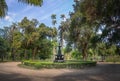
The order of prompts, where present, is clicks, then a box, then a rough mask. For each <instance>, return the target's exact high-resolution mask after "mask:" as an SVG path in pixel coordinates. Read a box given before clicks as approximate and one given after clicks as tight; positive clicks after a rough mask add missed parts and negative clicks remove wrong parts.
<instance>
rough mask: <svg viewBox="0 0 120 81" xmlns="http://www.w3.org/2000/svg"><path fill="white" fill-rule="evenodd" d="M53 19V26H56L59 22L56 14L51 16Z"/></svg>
mask: <svg viewBox="0 0 120 81" xmlns="http://www.w3.org/2000/svg"><path fill="white" fill-rule="evenodd" d="M51 19H52V24H53V26H55V24H56V23H57V21H56V14H52V15H51Z"/></svg>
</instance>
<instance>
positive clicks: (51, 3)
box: [0, 0, 74, 28]
mask: <svg viewBox="0 0 120 81" xmlns="http://www.w3.org/2000/svg"><path fill="white" fill-rule="evenodd" d="M6 2H7V4H8V14H7V15H6V17H5V18H3V19H0V28H3V27H4V26H9V25H11V23H12V22H19V21H21V20H22V19H23V18H24V17H28V19H33V18H34V19H37V20H39V22H40V23H45V24H46V25H47V26H52V24H51V14H56V15H57V25H56V26H58V25H59V24H60V21H61V19H60V15H61V14H65V15H66V18H68V17H69V12H71V11H73V6H72V5H73V4H74V0H44V2H43V5H42V7H34V6H29V5H26V4H23V3H18V2H17V0H6Z"/></svg>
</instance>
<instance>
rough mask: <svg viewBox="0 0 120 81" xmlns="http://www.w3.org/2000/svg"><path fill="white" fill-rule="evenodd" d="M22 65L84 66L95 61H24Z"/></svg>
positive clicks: (47, 66) (50, 66)
mask: <svg viewBox="0 0 120 81" xmlns="http://www.w3.org/2000/svg"><path fill="white" fill-rule="evenodd" d="M23 64H24V65H26V66H31V67H35V68H36V69H40V68H69V69H70V68H84V67H90V66H95V65H96V62H93V61H66V62H63V63H57V62H56V63H55V62H40V61H36V62H33V61H24V62H23Z"/></svg>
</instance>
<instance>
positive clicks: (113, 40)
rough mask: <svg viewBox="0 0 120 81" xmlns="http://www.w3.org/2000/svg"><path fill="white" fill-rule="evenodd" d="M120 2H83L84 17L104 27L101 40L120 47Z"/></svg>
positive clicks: (95, 0)
mask: <svg viewBox="0 0 120 81" xmlns="http://www.w3.org/2000/svg"><path fill="white" fill-rule="evenodd" d="M119 4H120V1H119V0H82V1H81V9H82V12H83V13H84V15H86V17H87V18H88V19H89V20H91V22H97V23H98V24H99V25H98V27H100V25H102V26H103V27H104V30H103V31H102V35H101V39H102V40H104V41H107V43H109V44H111V45H112V44H116V45H120V36H119V34H120V27H119V26H120V15H119V14H120V7H119Z"/></svg>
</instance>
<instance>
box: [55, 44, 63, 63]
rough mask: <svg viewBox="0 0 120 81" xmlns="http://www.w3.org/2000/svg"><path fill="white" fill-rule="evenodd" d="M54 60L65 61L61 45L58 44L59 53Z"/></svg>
mask: <svg viewBox="0 0 120 81" xmlns="http://www.w3.org/2000/svg"><path fill="white" fill-rule="evenodd" d="M54 62H64V55H62V53H61V46H60V44H59V46H58V53H57V54H56V55H55V60H54Z"/></svg>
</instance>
